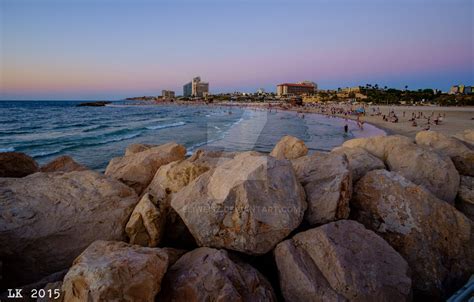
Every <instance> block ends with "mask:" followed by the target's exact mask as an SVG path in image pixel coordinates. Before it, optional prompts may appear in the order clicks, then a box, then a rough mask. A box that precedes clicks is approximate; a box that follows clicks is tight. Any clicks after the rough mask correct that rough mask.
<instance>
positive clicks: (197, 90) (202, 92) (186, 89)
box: [183, 77, 209, 97]
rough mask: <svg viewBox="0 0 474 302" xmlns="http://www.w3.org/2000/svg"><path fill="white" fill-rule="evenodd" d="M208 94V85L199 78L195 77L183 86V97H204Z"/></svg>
mask: <svg viewBox="0 0 474 302" xmlns="http://www.w3.org/2000/svg"><path fill="white" fill-rule="evenodd" d="M208 93H209V83H206V82H201V77H195V78H193V80H192V81H191V82H189V83H187V84H185V85H184V86H183V96H185V97H191V96H198V97H202V96H206V95H207V94H208Z"/></svg>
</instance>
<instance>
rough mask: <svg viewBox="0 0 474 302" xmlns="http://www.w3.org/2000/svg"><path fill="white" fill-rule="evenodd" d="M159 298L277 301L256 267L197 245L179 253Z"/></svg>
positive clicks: (175, 299) (226, 254) (222, 252)
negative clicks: (182, 253) (187, 251)
mask: <svg viewBox="0 0 474 302" xmlns="http://www.w3.org/2000/svg"><path fill="white" fill-rule="evenodd" d="M158 300H159V301H227V302H232V301H276V298H275V294H274V293H273V289H272V287H271V286H270V284H269V283H268V281H267V280H266V279H265V277H263V275H261V274H260V273H259V272H258V271H257V270H256V269H254V268H253V267H252V266H250V265H249V264H246V263H244V262H242V261H239V260H238V259H236V258H235V257H234V258H232V259H231V258H230V257H229V254H228V253H227V252H226V251H225V250H216V249H212V248H206V247H202V248H198V249H195V250H193V251H191V252H189V253H187V254H185V255H184V256H182V257H181V258H180V259H179V260H178V261H177V262H176V263H175V264H174V265H173V266H171V267H170V268H169V269H168V272H167V273H166V275H165V278H164V279H163V285H162V291H161V292H160V294H159V299H158Z"/></svg>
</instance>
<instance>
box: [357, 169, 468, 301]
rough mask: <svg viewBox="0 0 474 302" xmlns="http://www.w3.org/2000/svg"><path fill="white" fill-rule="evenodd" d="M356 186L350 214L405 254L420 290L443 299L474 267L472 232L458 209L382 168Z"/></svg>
mask: <svg viewBox="0 0 474 302" xmlns="http://www.w3.org/2000/svg"><path fill="white" fill-rule="evenodd" d="M354 192H355V194H354V196H353V198H352V200H351V205H352V206H353V216H354V218H355V219H357V220H358V221H359V222H361V223H362V224H364V225H365V226H366V227H367V228H369V229H371V230H373V231H375V232H376V233H377V234H379V235H380V236H382V238H384V239H385V240H386V241H387V242H388V243H389V244H390V245H391V246H392V247H393V248H395V249H396V250H397V251H398V252H399V253H400V254H401V255H402V256H403V257H404V258H405V260H407V262H408V264H409V266H410V268H411V269H412V272H413V275H412V279H413V284H414V289H415V290H416V292H417V293H418V294H419V295H421V296H424V298H429V299H443V298H444V299H445V298H446V297H448V296H449V295H450V294H451V293H452V292H453V290H455V289H458V288H459V287H460V286H461V285H462V284H463V282H465V281H466V280H467V278H468V277H469V276H470V274H471V273H472V270H473V268H474V254H473V252H474V240H473V239H474V236H473V229H472V222H471V221H470V220H469V219H468V218H466V216H464V215H463V214H462V213H461V212H459V211H458V210H456V209H455V208H454V207H453V206H451V205H450V204H448V203H446V202H444V201H442V200H440V199H438V198H436V197H435V196H434V195H433V194H431V193H430V192H428V191H427V190H425V189H424V188H423V187H421V186H418V185H416V184H414V183H413V182H411V181H409V180H408V179H406V178H405V177H403V176H401V175H399V174H397V173H395V172H389V171H386V170H375V171H371V172H369V173H367V174H366V175H365V176H364V177H362V178H361V179H360V180H359V182H357V184H356V187H355V189H354Z"/></svg>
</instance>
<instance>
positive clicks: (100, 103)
mask: <svg viewBox="0 0 474 302" xmlns="http://www.w3.org/2000/svg"><path fill="white" fill-rule="evenodd" d="M111 103H112V102H108V101H98V102H85V103H80V104H77V105H76V107H104V106H106V105H108V104H111Z"/></svg>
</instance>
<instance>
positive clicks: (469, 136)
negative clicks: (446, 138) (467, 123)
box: [455, 129, 474, 149]
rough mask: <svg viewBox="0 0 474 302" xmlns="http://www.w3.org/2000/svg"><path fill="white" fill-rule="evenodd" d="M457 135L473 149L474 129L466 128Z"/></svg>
mask: <svg viewBox="0 0 474 302" xmlns="http://www.w3.org/2000/svg"><path fill="white" fill-rule="evenodd" d="M455 137H456V138H458V139H460V140H461V141H463V142H464V143H466V145H467V146H468V147H470V148H471V149H472V148H474V129H466V130H464V131H462V132H460V133H458V134H456V135H455Z"/></svg>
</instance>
